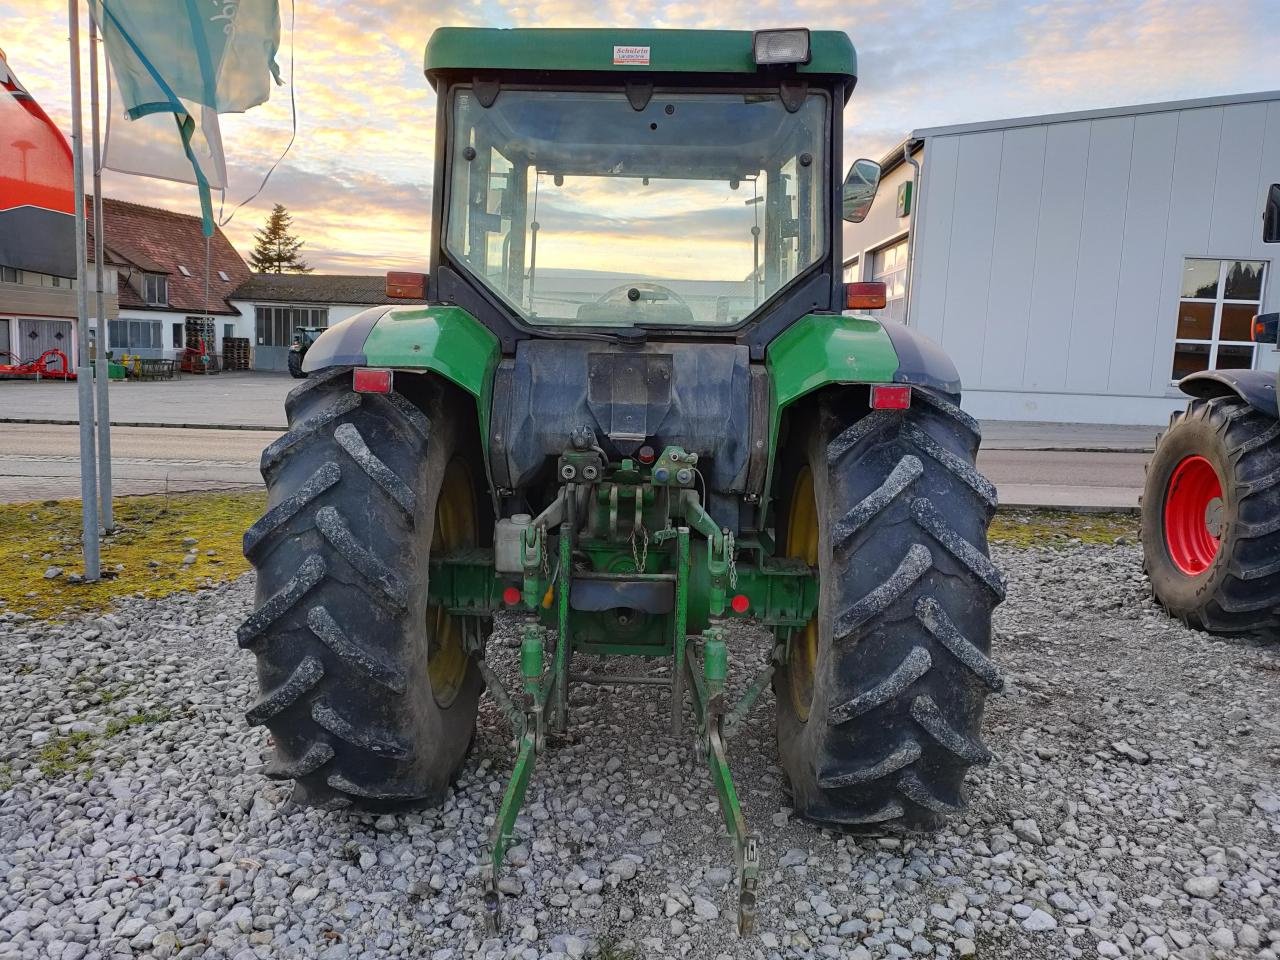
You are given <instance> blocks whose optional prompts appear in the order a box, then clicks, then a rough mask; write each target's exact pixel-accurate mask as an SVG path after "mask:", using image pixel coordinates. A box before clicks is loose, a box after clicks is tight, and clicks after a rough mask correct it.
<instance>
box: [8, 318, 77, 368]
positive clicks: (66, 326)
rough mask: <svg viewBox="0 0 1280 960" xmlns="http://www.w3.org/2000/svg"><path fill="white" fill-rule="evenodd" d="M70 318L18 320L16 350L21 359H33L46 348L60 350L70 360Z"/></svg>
mask: <svg viewBox="0 0 1280 960" xmlns="http://www.w3.org/2000/svg"><path fill="white" fill-rule="evenodd" d="M71 339H72V337H71V321H70V320H19V321H18V352H19V353H20V354H22V359H23V360H34V359H35V358H36V357H38V356H40V354H42V353H44V352H45V351H46V350H61V351H62V352H63V353H65V354H66V355H67V362H68V363H69V362H71Z"/></svg>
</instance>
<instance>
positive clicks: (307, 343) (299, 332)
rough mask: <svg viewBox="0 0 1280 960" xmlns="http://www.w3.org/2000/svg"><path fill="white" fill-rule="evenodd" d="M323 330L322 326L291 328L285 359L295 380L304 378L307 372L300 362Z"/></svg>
mask: <svg viewBox="0 0 1280 960" xmlns="http://www.w3.org/2000/svg"><path fill="white" fill-rule="evenodd" d="M324 331H325V328H324V327H294V328H293V342H292V343H290V344H289V354H288V358H287V361H288V365H289V374H290V376H292V377H293V378H294V379H295V380H304V379H306V376H307V373H306V371H305V370H303V369H302V362H303V361H304V360H305V359H306V358H307V351H308V350H310V349H311V345H312V344H313V343H315V342H316V339H317V338H318V337H319V336H320V334H322V333H324Z"/></svg>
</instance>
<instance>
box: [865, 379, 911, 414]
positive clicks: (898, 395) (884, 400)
mask: <svg viewBox="0 0 1280 960" xmlns="http://www.w3.org/2000/svg"><path fill="white" fill-rule="evenodd" d="M910 407H911V388H910V387H908V386H902V385H899V384H896V383H895V384H893V385H891V386H890V385H887V384H881V385H880V386H878V387H872V388H871V409H872V410H907V409H909V408H910Z"/></svg>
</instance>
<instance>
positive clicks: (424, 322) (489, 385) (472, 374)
mask: <svg viewBox="0 0 1280 960" xmlns="http://www.w3.org/2000/svg"><path fill="white" fill-rule="evenodd" d="M499 354H500V351H499V349H498V338H497V337H495V336H494V335H493V334H492V333H490V332H489V331H488V330H487V329H486V328H485V326H484V325H483V324H482V323H480V321H479V320H477V319H476V318H475V317H473V316H472V315H471V314H469V313H468V312H467V311H466V310H463V309H462V308H461V307H450V306H440V307H433V306H426V307H393V308H391V309H390V310H388V311H387V312H386V313H385V314H383V316H382V318H381V319H380V320H379V321H378V322H377V323H376V324H374V326H373V329H372V330H370V331H369V336H368V337H367V338H365V341H364V355H365V358H366V359H367V361H368V365H369V366H371V367H394V368H396V369H399V370H433V371H435V372H436V373H438V374H440V375H441V376H442V377H444V378H445V379H447V380H451V381H453V382H454V383H456V384H457V385H458V386H460V387H461V388H462V389H463V390H466V391H467V393H469V394H471V395H472V396H473V397H475V398H476V406H477V409H478V411H479V414H480V429H481V431H482V436H487V435H488V432H489V409H490V405H491V403H492V400H493V372H494V370H495V369H497V366H498V357H499Z"/></svg>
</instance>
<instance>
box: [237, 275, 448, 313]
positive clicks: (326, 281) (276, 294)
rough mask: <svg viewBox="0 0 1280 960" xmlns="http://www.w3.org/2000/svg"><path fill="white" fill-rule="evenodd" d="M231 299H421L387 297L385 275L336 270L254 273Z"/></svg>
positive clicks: (373, 302)
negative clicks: (331, 271) (366, 274)
mask: <svg viewBox="0 0 1280 960" xmlns="http://www.w3.org/2000/svg"><path fill="white" fill-rule="evenodd" d="M231 299H233V300H252V301H255V302H257V303H345V304H354V305H361V304H363V305H366V306H370V307H375V306H379V305H380V304H384V303H425V302H426V301H424V300H398V299H397V300H388V299H387V281H386V277H385V276H381V275H378V276H362V275H354V274H337V273H255V274H253V275H252V276H251V277H250V278H249V280H248V281H247V282H245V283H244V284H243V285H242V286H241V287H240V289H238V290H236V291H235V293H233V294H232V295H231Z"/></svg>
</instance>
